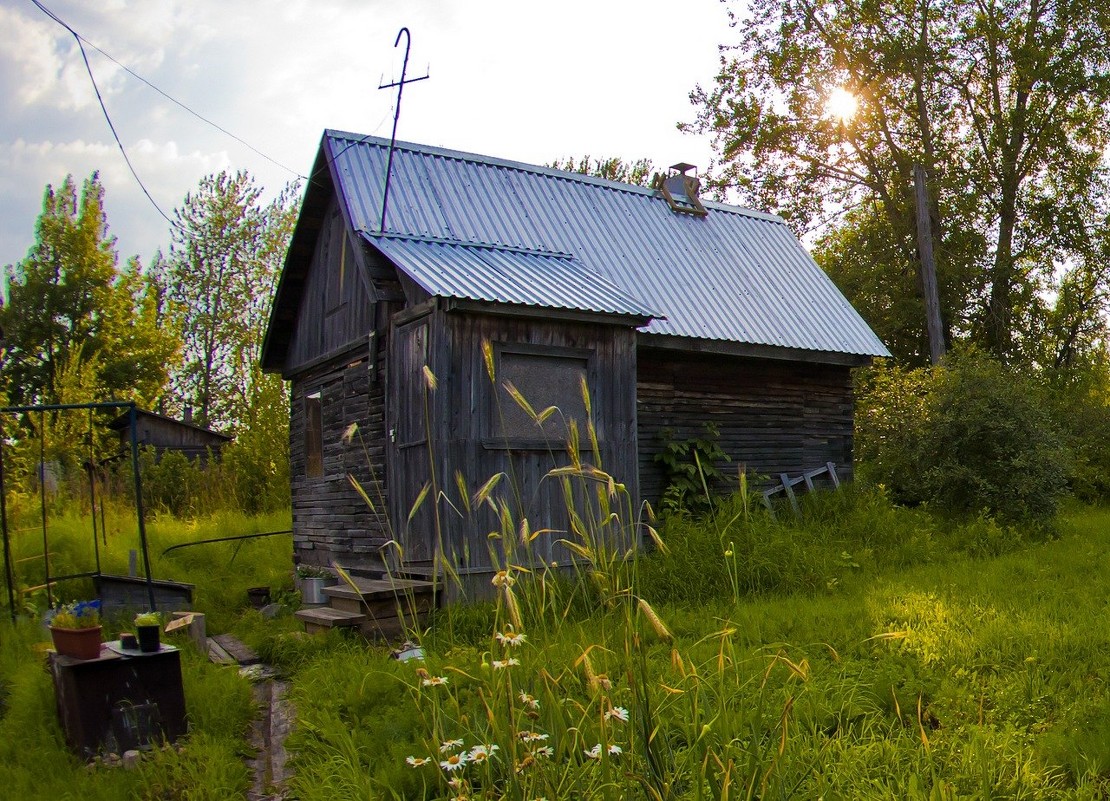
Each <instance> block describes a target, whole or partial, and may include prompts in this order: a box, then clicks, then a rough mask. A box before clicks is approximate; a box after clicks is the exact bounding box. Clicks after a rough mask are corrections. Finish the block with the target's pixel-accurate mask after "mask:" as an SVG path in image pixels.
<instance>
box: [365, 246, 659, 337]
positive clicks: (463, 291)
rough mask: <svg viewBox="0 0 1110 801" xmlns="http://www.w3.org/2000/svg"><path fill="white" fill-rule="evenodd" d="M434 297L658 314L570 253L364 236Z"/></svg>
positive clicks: (644, 316) (644, 317)
mask: <svg viewBox="0 0 1110 801" xmlns="http://www.w3.org/2000/svg"><path fill="white" fill-rule="evenodd" d="M363 237H364V238H365V239H366V240H367V241H368V242H370V244H372V245H374V246H375V247H376V248H377V249H378V250H380V251H381V252H382V253H384V254H385V255H386V257H387V258H388V259H389V260H390V261H391V262H393V263H394V264H396V265H397V266H398V267H400V268H401V269H402V270H404V271H405V272H406V273H408V275H409V276H411V277H412V279H413V280H414V281H416V283H418V284H419V285H420V286H421V287H423V288H424V290H425V291H426V292H428V294H430V295H437V296H439V297H447V298H461V299H465V300H482V301H489V302H492V303H511V304H516V305H521V306H542V307H545V308H551V309H571V310H576V311H587V312H597V313H600V314H614V315H627V316H631V317H637V318H640V322H647V320H648V319H650V318H651V317H659V316H662V315H660V314H659V313H658V312H656V313H653V312H652V311H651V310H650V309H649V308H648V307H647V306H645V305H644V304H643V303H641V302H640V301H639V300H637V299H636V298H635V297H633V296H631V295H629V294H628V293H626V292H625V291H624V290H622V289H621V288H620V287H619V286H617V285H616V284H614V283H613V282H612V281H610V280H609V279H607V278H606V277H605V276H604V275H601V274H600V273H599V272H598V271H596V270H591V269H590V268H589V267H587V266H586V265H585V264H584V263H583V261H582V260H581V259H578V258H576V257H574V256H572V255H570V254H569V253H551V252H547V251H539V250H523V249H521V248H511V247H504V246H494V245H479V244H475V243H472V242H455V241H451V240H442V239H427V238H424V237H409V236H393V235H389V234H385V235H382V234H366V233H364V234H363Z"/></svg>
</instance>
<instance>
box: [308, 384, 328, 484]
mask: <svg viewBox="0 0 1110 801" xmlns="http://www.w3.org/2000/svg"><path fill="white" fill-rule="evenodd" d="M304 457H305V467H304V471H305V475H306V476H308V477H309V478H320V477H321V476H323V475H324V418H323V410H322V408H321V405H320V393H319V392H313V393H312V394H311V395H307V396H305V399H304Z"/></svg>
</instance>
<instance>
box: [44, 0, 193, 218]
mask: <svg viewBox="0 0 1110 801" xmlns="http://www.w3.org/2000/svg"><path fill="white" fill-rule="evenodd" d="M31 2H32V3H34V4H35V7H36V8H38V9H39V10H40V11H41V12H42V13H44V14H46V16H48V17H50V18H51V19H52V20H54V21H55V22H57V23H58V24H59V25H61V26H62V27H63V28H65V29H66V30H67V31H69V32H70V33H71V34H73V38H74V40H75V41H76V42H77V48H78V49H79V50H80V51H81V59H82V60H83V61H84V62H85V71H86V72H88V74H89V81H90V82H91V83H92V87H93V91H94V92H95V93H96V100H97V102H98V103H100V110H101V112H103V114H104V120H105V121H106V122H107V123H108V128H109V129H110V130H111V131H112V136H113V137H114V138H115V140H116V144H117V145H119V152H120V153H122V154H123V160H124V162H126V164H127V168H128V169H129V170H131V175H132V176H134V178H135V182H136V183H137V184H138V185H139V188H140V189H142V190H143V194H144V195H146V199H147V200H149V201H150V204H151V205H152V206H154V208H155V209H156V210H157V212H158V213H159V214H161V215H162V217H163V219H165V221H166V222H168V223H169V224H170V225H171V226H172V227H173V228H177V229H180V226H179V225H178V224H177V222H176V221H175V220H173V219H171V218H170V216H169V215H168V214H166V212H164V211H162V207H161V206H159V205H158V202H157V201H156V200H155V199H154V197H153V195H151V194H150V190H148V189H147V188H146V184H144V183H143V179H142V178H140V177H139V173H138V171H136V170H135V165H134V164H132V163H131V158H130V157H129V156H128V155H127V149H126V148H125V147H124V146H123V142H122V141H120V138H119V134H118V133H117V132H116V126H115V125H113V124H112V117H111V116H110V115H109V114H108V107H107V106H105V105H104V98H103V97H102V96H101V94H100V87H99V86H97V84H96V76H94V75H93V71H92V65H91V64H89V55H88V53H86V52H85V45H84V43H83V42H82V41H81V36H80V35H79V34H78V33H77V31H75V30H73V28H71V27H69V25H67V24H66V23H65V21H63V20H62V19H61V17H59V16H57V15H56V14H55V13H54V12H53V11H51V10H50V9H48V8H47V7H46V6H44V5H43V4H42V3H40V2H39V0H31Z"/></svg>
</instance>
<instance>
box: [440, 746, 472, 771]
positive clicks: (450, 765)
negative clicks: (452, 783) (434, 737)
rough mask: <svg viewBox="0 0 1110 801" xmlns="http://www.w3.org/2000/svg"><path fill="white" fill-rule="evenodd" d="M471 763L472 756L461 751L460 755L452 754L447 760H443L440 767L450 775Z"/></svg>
mask: <svg viewBox="0 0 1110 801" xmlns="http://www.w3.org/2000/svg"><path fill="white" fill-rule="evenodd" d="M469 761H470V756H469V755H468V754H467V753H466V751H460V752H459V753H457V754H451V756H449V757H447V759H444V760H442V761H441V762H440V763H439V766H440V767H441V768H443V769H444V770H445V771H447V772H448V773H452V772H453V771H456V770H458V769H459V768H461V767H462V766H463V765H465V764H466V763H467V762H469Z"/></svg>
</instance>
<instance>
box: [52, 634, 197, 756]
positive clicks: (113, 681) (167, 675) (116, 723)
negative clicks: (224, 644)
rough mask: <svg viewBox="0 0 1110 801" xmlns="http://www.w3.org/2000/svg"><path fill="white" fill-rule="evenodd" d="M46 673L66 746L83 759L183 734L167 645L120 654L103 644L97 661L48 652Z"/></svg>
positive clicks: (179, 694) (173, 653)
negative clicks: (143, 651) (145, 651)
mask: <svg viewBox="0 0 1110 801" xmlns="http://www.w3.org/2000/svg"><path fill="white" fill-rule="evenodd" d="M112 645H113V646H117V647H118V646H119V643H118V642H115V643H112ZM50 673H51V675H52V676H53V678H54V698H55V700H56V701H57V705H58V720H59V721H61V724H62V731H63V732H64V733H65V738H66V744H67V745H68V746H69V747H70V748H71V749H73V751H75V752H76V753H77V754H79V755H81V756H83V757H85V758H86V759H88V758H91V757H93V756H95V755H96V754H98V753H104V752H107V753H116V754H122V753H123V752H124V751H128V750H130V749H133V748H143V747H146V746H149V745H152V744H154V743H156V742H161V741H163V740H165V741H169V742H173V741H174V740H176V739H177V738H178V737H180V736H181V735H183V734H185V730H186V725H185V693H184V690H183V689H182V685H181V653H180V652H179V651H178V650H177V649H176V648H174V647H173V646H169V645H163V646H162V648H161V650H160V651H157V652H155V653H149V654H140V653H138V652H130V651H128V652H127V653H126V655H124V654H120V653H117V652H116V651H113V650H111V649H110V648H109V646H108V644H107V643H106V644H104V645H102V646H101V647H100V657H99V658H98V659H74V658H72V657H68V656H59V655H58V654H56V653H53V652H51V653H50Z"/></svg>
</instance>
